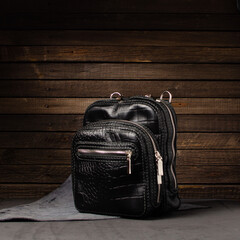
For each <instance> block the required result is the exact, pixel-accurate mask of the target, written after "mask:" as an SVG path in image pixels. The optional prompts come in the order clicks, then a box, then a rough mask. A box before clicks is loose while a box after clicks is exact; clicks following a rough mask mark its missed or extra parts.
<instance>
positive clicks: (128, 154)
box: [78, 148, 132, 174]
mask: <svg viewBox="0 0 240 240" xmlns="http://www.w3.org/2000/svg"><path fill="white" fill-rule="evenodd" d="M78 152H79V153H80V154H100V155H103V154H104V155H125V156H126V160H127V162H128V174H132V163H131V157H132V151H131V150H110V149H109V150H104V149H89V148H79V149H78Z"/></svg>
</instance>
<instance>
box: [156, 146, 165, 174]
mask: <svg viewBox="0 0 240 240" xmlns="http://www.w3.org/2000/svg"><path fill="white" fill-rule="evenodd" d="M155 157H156V161H157V172H158V175H159V176H163V161H162V156H161V155H160V153H159V152H158V151H156V152H155Z"/></svg>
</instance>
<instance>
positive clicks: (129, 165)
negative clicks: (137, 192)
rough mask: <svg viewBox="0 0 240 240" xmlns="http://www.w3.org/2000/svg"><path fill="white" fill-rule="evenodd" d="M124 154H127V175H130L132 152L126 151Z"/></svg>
mask: <svg viewBox="0 0 240 240" xmlns="http://www.w3.org/2000/svg"><path fill="white" fill-rule="evenodd" d="M126 154H127V161H128V174H132V163H131V157H132V151H126Z"/></svg>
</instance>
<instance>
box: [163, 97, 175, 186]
mask: <svg viewBox="0 0 240 240" xmlns="http://www.w3.org/2000/svg"><path fill="white" fill-rule="evenodd" d="M158 101H159V100H158ZM160 102H161V103H163V105H164V106H165V107H166V108H167V110H168V113H169V116H170V119H171V123H172V128H173V137H172V146H171V148H172V161H171V165H170V170H171V173H172V176H173V178H174V183H175V188H177V179H176V176H175V173H174V171H173V162H174V158H175V155H176V152H175V147H174V141H175V137H176V130H175V124H174V121H173V116H172V112H171V110H170V109H169V107H168V106H167V104H166V103H165V102H164V101H162V100H160Z"/></svg>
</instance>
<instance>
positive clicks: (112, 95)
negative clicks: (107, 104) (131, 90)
mask: <svg viewBox="0 0 240 240" xmlns="http://www.w3.org/2000/svg"><path fill="white" fill-rule="evenodd" d="M114 95H117V97H116V99H117V100H121V99H122V94H121V93H119V92H113V93H112V94H111V95H110V99H113V97H114Z"/></svg>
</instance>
